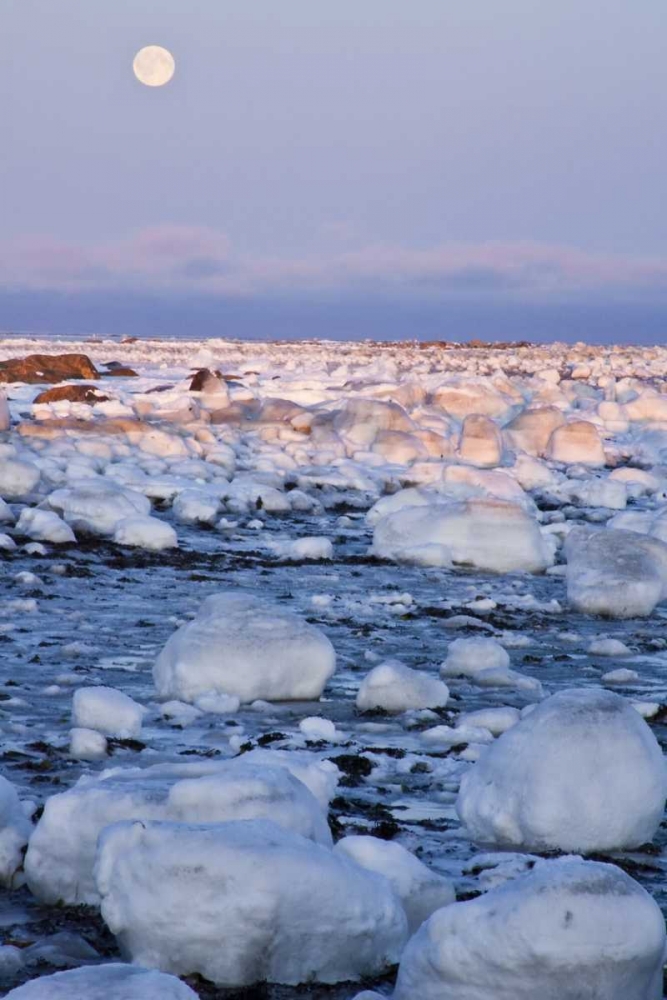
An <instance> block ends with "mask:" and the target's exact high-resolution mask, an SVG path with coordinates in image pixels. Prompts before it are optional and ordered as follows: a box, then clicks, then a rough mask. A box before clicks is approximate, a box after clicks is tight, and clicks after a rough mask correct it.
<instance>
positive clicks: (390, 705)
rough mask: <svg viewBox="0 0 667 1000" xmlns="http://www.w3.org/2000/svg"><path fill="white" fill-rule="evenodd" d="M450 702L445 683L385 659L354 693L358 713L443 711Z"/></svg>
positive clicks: (421, 671)
mask: <svg viewBox="0 0 667 1000" xmlns="http://www.w3.org/2000/svg"><path fill="white" fill-rule="evenodd" d="M448 699H449V689H448V688H447V685H446V684H443V682H442V681H440V680H438V678H437V677H431V676H430V675H429V674H427V673H425V672H424V671H423V670H412V669H411V668H410V667H407V666H406V665H405V664H404V663H401V662H400V661H399V660H387V661H386V662H385V663H380V664H379V665H378V666H377V667H374V668H373V669H372V670H371V671H370V673H368V674H367V675H366V677H364V679H363V681H362V682H361V685H360V687H359V691H358V692H357V701H356V704H357V708H358V709H359V711H360V712H368V711H372V710H373V709H377V708H379V709H382V710H383V711H385V712H407V711H409V710H410V709H422V708H444V706H445V705H446V704H447V701H448Z"/></svg>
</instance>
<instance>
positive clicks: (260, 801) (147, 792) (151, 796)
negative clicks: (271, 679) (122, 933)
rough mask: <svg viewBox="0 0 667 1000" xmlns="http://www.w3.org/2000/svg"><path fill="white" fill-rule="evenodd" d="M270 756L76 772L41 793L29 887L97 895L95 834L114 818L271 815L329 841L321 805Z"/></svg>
mask: <svg viewBox="0 0 667 1000" xmlns="http://www.w3.org/2000/svg"><path fill="white" fill-rule="evenodd" d="M275 763H276V766H274V767H268V766H263V765H262V764H257V763H246V761H245V758H244V757H241V758H237V759H234V760H231V761H223V762H215V761H213V762H207V763H206V764H204V763H201V764H180V765H171V766H169V765H156V766H154V767H149V768H113V769H109V770H108V771H103V772H102V774H101V775H99V777H97V776H90V777H86V776H84V777H83V778H80V779H79V781H78V782H77V783H76V784H75V785H74V786H73V787H72V788H70V789H68V790H67V791H66V792H61V793H59V794H57V795H52V796H51V797H50V798H49V799H47V801H46V804H45V806H44V813H43V814H42V817H41V819H40V820H39V823H38V824H37V827H36V829H35V832H34V834H33V835H32V838H31V840H30V844H29V847H28V853H27V855H26V859H25V871H26V877H27V880H28V884H29V886H30V888H31V890H32V892H33V893H34V894H35V895H36V896H37V897H38V898H39V899H42V900H44V901H45V902H49V903H57V902H59V901H62V902H64V903H73V904H74V903H88V904H91V905H94V904H96V903H99V898H98V895H97V890H96V888H95V883H94V880H93V863H94V860H95V847H96V844H97V838H98V836H99V834H100V833H101V831H102V830H103V829H104V828H105V827H106V826H108V825H109V824H111V823H116V822H118V821H119V820H135V819H136V820H149V819H152V820H174V821H178V822H193V823H204V822H206V823H220V822H223V821H227V820H236V819H257V818H260V819H261V818H267V819H268V818H270V819H271V820H273V822H275V823H277V824H279V825H280V826H284V827H286V828H288V829H290V830H293V831H295V832H296V833H299V834H302V835H303V836H305V837H310V838H312V839H313V840H315V841H317V842H318V843H321V844H324V845H326V846H330V845H331V833H330V831H329V826H328V823H327V818H326V812H325V810H324V809H323V807H322V805H321V804H320V802H319V801H318V800H317V799H315V797H314V796H313V795H312V793H311V792H310V791H309V790H308V788H307V787H306V786H305V785H304V784H302V782H301V781H299V780H298V779H297V778H295V777H294V776H293V775H292V774H291V773H290V771H289V770H288V769H287V767H286V766H284V765H283V762H282V761H280V762H279V761H276V762H275ZM26 839H27V838H26ZM24 843H25V840H24Z"/></svg>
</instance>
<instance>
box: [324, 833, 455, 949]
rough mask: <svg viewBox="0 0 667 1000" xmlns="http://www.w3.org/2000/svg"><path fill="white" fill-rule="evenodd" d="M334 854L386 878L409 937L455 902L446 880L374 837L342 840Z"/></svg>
mask: <svg viewBox="0 0 667 1000" xmlns="http://www.w3.org/2000/svg"><path fill="white" fill-rule="evenodd" d="M334 851H338V852H340V853H342V854H345V855H346V856H347V857H349V858H352V859H353V860H354V861H356V862H357V864H359V865H361V867H362V868H367V869H368V870H369V871H372V872H379V874H380V875H384V876H385V878H387V879H388V880H389V881H390V882H391V884H392V886H393V888H394V891H395V892H396V894H397V896H398V897H399V899H400V900H401V902H402V903H403V908H404V910H405V913H406V916H407V918H408V929H409V931H410V934H414V933H415V931H416V930H418V928H419V927H421V925H422V924H423V923H424V921H425V920H427V919H428V918H429V917H430V916H431V914H432V913H435V911H436V910H439V909H440V908H441V907H442V906H449V904H450V903H453V902H454V900H455V899H456V895H455V893H454V887H453V885H452V883H451V882H450V881H449V879H447V878H445V877H444V876H443V875H438V873H437V872H434V871H431V869H430V868H427V867H426V865H425V864H423V862H421V861H420V860H419V858H416V857H415V856H414V854H411V853H410V851H407V850H406V849H405V847H401V845H400V844H397V843H395V842H394V841H390V840H379V839H378V838H377V837H365V836H361V837H343V839H342V840H339V841H338V843H337V844H336V846H335V848H334Z"/></svg>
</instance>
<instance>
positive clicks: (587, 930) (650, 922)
mask: <svg viewBox="0 0 667 1000" xmlns="http://www.w3.org/2000/svg"><path fill="white" fill-rule="evenodd" d="M664 949H665V925H664V920H663V918H662V915H661V913H660V910H659V908H658V906H657V905H656V903H655V902H654V901H653V900H652V899H651V897H650V896H649V895H648V893H647V892H646V891H645V890H644V889H642V888H641V886H639V885H638V884H637V883H636V882H635V881H633V879H631V878H630V877H629V876H628V875H626V874H625V873H624V872H622V871H621V870H620V869H618V868H616V867H615V866H613V865H608V864H599V863H595V862H590V861H582V860H581V859H580V858H571V857H567V858H562V859H558V860H554V861H538V862H537V864H536V865H535V868H534V870H533V871H532V872H530V873H528V874H526V875H522V876H520V877H519V878H517V879H515V880H513V881H510V882H508V883H506V884H505V885H502V886H500V887H499V888H496V889H491V890H490V891H489V892H488V893H486V894H485V895H483V896H480V897H479V898H477V899H473V900H470V901H468V902H464V903H455V904H454V905H452V906H447V907H445V908H444V909H441V910H438V911H437V913H435V914H434V915H433V916H432V917H431V919H430V920H429V921H428V922H427V923H426V924H424V925H423V926H422V928H421V930H419V931H418V932H417V934H416V935H415V936H414V937H413V938H412V939H411V941H410V942H409V944H408V946H407V947H406V949H405V952H404V953H403V957H402V959H401V964H400V968H399V974H398V980H397V983H396V991H395V993H394V1000H416V998H417V997H418V998H419V1000H440V998H442V997H447V998H451V1000H489V998H490V997H493V1000H535V998H536V997H538V996H539V998H540V1000H579V998H583V997H586V998H589V997H590V998H591V1000H592V998H593V997H599V998H600V1000H602V998H604V1000H660V998H661V997H662V961H663V954H664Z"/></svg>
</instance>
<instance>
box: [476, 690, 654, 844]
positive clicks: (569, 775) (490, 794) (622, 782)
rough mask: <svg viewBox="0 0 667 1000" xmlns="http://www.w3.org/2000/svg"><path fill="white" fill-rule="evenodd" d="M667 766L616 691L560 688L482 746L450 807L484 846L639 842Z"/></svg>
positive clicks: (650, 825)
mask: <svg viewBox="0 0 667 1000" xmlns="http://www.w3.org/2000/svg"><path fill="white" fill-rule="evenodd" d="M666 795H667V770H666V768H665V762H664V759H663V756H662V751H661V749H660V747H659V745H658V743H657V741H656V739H655V737H654V735H653V733H652V732H651V730H650V729H649V727H648V726H647V724H646V723H645V722H644V720H643V719H642V717H641V716H640V715H639V713H638V712H636V711H635V709H634V708H633V707H632V706H631V705H630V703H629V702H627V701H626V700H625V699H624V698H621V697H620V696H619V695H616V694H612V693H611V692H608V691H602V690H596V689H589V690H585V689H582V690H571V691H569V690H568V691H561V692H560V693H559V694H556V695H554V696H553V697H551V698H548V699H547V700H546V701H543V702H542V703H541V704H540V705H538V706H537V707H536V708H535V709H534V710H533V711H531V712H530V713H529V714H527V715H526V716H524V717H523V718H522V720H521V722H519V723H518V724H517V725H516V726H513V727H512V728H511V729H509V730H508V731H507V732H506V733H504V734H503V735H502V736H500V737H499V738H498V740H496V742H495V743H493V744H492V745H491V746H489V747H488V748H487V749H485V750H484V752H483V753H482V756H481V757H480V759H479V761H478V762H477V763H476V764H475V765H474V766H473V767H472V768H471V769H470V771H468V772H467V773H466V774H465V775H464V777H463V779H462V781H461V787H460V791H459V795H458V799H457V802H456V809H457V812H458V814H459V816H460V818H461V821H462V823H463V824H464V826H465V828H466V830H467V833H468V835H469V836H470V838H471V839H472V840H474V841H476V842H477V843H480V844H488V845H493V844H495V845H499V846H502V847H522V848H528V849H534V850H551V849H554V850H562V851H578V852H582V853H590V852H592V851H613V850H620V849H624V848H631V847H638V846H639V845H641V844H644V843H647V842H648V841H650V840H651V839H652V837H653V836H654V834H655V832H656V830H657V829H658V826H659V824H660V821H661V819H662V816H663V810H664V805H665V796H666Z"/></svg>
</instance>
